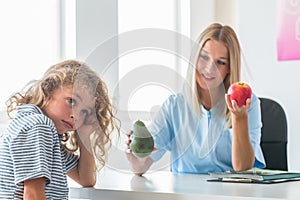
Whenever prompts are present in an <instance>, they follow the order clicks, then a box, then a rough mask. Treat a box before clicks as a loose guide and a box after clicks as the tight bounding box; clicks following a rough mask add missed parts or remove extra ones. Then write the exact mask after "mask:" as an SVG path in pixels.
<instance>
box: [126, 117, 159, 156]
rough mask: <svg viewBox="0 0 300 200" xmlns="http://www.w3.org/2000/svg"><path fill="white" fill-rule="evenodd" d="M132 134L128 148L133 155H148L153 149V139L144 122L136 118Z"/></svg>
mask: <svg viewBox="0 0 300 200" xmlns="http://www.w3.org/2000/svg"><path fill="white" fill-rule="evenodd" d="M132 134H133V141H132V142H131V143H130V149H131V150H132V153H133V155H135V156H136V157H139V158H144V157H146V156H148V155H150V154H151V152H152V151H153V149H154V141H153V137H152V135H151V133H150V132H149V131H148V129H147V127H146V126H145V124H144V122H142V121H141V120H137V121H136V122H135V123H134V125H133V132H132Z"/></svg>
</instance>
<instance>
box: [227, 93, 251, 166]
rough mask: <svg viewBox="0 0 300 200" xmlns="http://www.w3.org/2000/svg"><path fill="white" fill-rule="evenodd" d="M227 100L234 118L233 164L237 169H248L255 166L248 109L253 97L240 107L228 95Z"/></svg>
mask: <svg viewBox="0 0 300 200" xmlns="http://www.w3.org/2000/svg"><path fill="white" fill-rule="evenodd" d="M226 102H227V105H228V108H229V110H230V112H231V118H232V133H233V137H232V166H233V169H234V170H236V171H243V170H248V169H250V168H252V167H253V165H254V161H255V156H254V151H253V148H252V145H251V142H250V136H249V129H248V109H249V108H250V106H251V99H247V102H246V105H245V106H241V107H239V106H238V105H237V103H236V102H235V101H230V99H229V96H228V95H226Z"/></svg>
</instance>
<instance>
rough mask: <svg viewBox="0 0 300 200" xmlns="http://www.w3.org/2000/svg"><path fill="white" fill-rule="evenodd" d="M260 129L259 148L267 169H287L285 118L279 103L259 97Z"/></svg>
mask: <svg viewBox="0 0 300 200" xmlns="http://www.w3.org/2000/svg"><path fill="white" fill-rule="evenodd" d="M259 99H260V102H261V116H262V123H263V126H262V130H261V144H260V145H261V148H262V151H263V154H264V157H265V161H266V168H267V169H278V170H288V164H287V131H288V130H287V119H286V114H285V112H284V110H283V108H282V107H281V105H280V104H279V103H277V102H276V101H274V100H271V99H268V98H262V97H260V98H259Z"/></svg>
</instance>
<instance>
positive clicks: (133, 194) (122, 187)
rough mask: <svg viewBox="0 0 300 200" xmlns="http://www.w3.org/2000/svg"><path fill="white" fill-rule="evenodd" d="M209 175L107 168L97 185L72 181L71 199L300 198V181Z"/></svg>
mask: <svg viewBox="0 0 300 200" xmlns="http://www.w3.org/2000/svg"><path fill="white" fill-rule="evenodd" d="M208 178H209V176H208V175H194V174H180V175H175V174H172V173H171V172H167V171H158V172H152V173H151V172H148V173H146V174H145V175H143V176H135V175H133V174H132V173H129V172H121V171H114V170H111V169H105V170H104V171H103V172H102V173H100V174H99V176H98V181H97V184H96V186H95V187H94V188H82V187H80V186H79V185H77V184H75V183H74V182H70V183H69V185H70V198H71V199H81V200H82V199H100V200H101V199H103V200H104V199H105V200H115V199H122V200H135V199H141V200H150V199H151V200H161V199H172V200H185V199H186V200H194V199H195V200H196V199H197V200H198V199H206V200H210V199H214V200H215V199H223V200H235V199H236V200H237V199H239V200H243V199H245V200H254V199H256V200H258V199H259V200H262V199H263V200H271V199H272V200H275V199H276V200H278V199H293V200H299V199H300V181H294V182H285V183H277V184H249V183H222V182H207V181H206V180H207V179H208Z"/></svg>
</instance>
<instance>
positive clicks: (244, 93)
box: [227, 82, 252, 106]
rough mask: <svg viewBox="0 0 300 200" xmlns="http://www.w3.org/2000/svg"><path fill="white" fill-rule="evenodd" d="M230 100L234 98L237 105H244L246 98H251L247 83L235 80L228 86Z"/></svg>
mask: <svg viewBox="0 0 300 200" xmlns="http://www.w3.org/2000/svg"><path fill="white" fill-rule="evenodd" d="M227 94H228V95H229V98H230V100H235V101H236V102H237V104H238V105H239V106H242V105H246V100H247V99H248V98H251V95H252V90H251V87H250V86H249V85H248V84H247V83H243V82H235V83H233V84H231V85H230V87H229V88H228V92H227Z"/></svg>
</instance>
